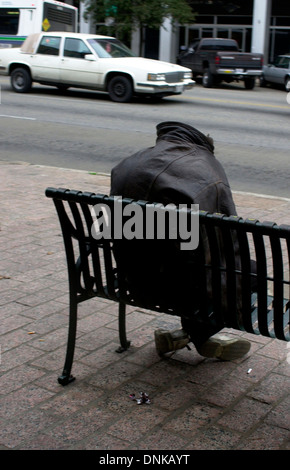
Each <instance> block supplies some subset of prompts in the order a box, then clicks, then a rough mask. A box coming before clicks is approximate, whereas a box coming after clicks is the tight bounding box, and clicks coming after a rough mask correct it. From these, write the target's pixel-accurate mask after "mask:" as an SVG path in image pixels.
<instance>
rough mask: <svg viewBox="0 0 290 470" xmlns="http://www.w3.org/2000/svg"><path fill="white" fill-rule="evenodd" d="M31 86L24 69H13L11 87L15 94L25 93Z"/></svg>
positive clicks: (28, 74) (27, 73) (27, 72)
mask: <svg viewBox="0 0 290 470" xmlns="http://www.w3.org/2000/svg"><path fill="white" fill-rule="evenodd" d="M31 85H32V80H31V76H30V73H29V71H28V70H26V69H24V68H17V69H14V70H13V72H12V73H11V86H12V88H13V90H14V91H16V92H17V93H27V92H28V91H30V89H31Z"/></svg>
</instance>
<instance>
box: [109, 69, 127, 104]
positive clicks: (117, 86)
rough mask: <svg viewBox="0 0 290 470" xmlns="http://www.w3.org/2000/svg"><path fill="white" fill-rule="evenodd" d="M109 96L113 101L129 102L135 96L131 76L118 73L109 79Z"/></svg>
mask: <svg viewBox="0 0 290 470" xmlns="http://www.w3.org/2000/svg"><path fill="white" fill-rule="evenodd" d="M108 92H109V96H110V98H111V100H112V101H117V102H119V103H127V102H128V101H130V100H131V98H132V96H133V87H132V83H131V81H130V80H129V78H127V77H124V76H122V75H117V76H116V77H114V78H112V79H111V80H110V81H109V85H108Z"/></svg>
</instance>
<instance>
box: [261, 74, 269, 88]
mask: <svg viewBox="0 0 290 470" xmlns="http://www.w3.org/2000/svg"><path fill="white" fill-rule="evenodd" d="M260 86H261V87H263V88H264V87H265V86H267V81H266V80H265V77H264V75H261V76H260Z"/></svg>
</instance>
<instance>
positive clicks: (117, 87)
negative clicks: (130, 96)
mask: <svg viewBox="0 0 290 470" xmlns="http://www.w3.org/2000/svg"><path fill="white" fill-rule="evenodd" d="M125 91H126V88H125V86H124V85H123V83H121V82H119V83H116V85H115V88H114V92H115V94H116V95H117V96H123V95H124V93H125Z"/></svg>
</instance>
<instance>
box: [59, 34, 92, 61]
mask: <svg viewBox="0 0 290 470" xmlns="http://www.w3.org/2000/svg"><path fill="white" fill-rule="evenodd" d="M91 53H92V52H91V51H90V49H89V48H88V47H87V46H86V44H85V43H84V41H82V40H81V39H75V38H67V39H66V40H65V43H64V51H63V55H64V56H65V57H75V58H77V59H84V57H85V55H86V54H91Z"/></svg>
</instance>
